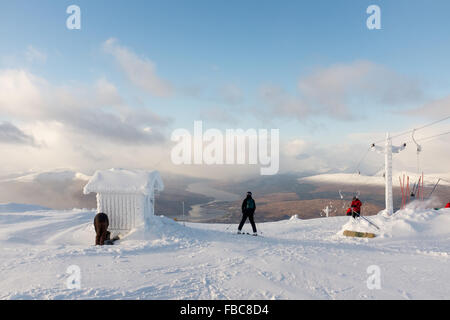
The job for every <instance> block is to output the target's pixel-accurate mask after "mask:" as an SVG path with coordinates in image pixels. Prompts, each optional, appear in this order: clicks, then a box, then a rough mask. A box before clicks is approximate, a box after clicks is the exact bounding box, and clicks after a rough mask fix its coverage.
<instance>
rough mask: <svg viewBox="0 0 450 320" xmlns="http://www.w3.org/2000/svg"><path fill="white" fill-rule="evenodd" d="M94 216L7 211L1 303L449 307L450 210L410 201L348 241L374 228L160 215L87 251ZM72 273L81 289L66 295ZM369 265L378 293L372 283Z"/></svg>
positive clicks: (346, 222) (333, 221) (2, 218)
mask: <svg viewBox="0 0 450 320" xmlns="http://www.w3.org/2000/svg"><path fill="white" fill-rule="evenodd" d="M93 217H94V212H91V211H84V210H70V211H45V210H42V211H31V212H12V213H1V214H0V248H1V250H0V299H381V298H383V299H449V298H450V273H449V272H448V270H449V269H448V268H449V267H448V266H449V263H450V209H442V210H439V211H435V210H430V209H426V208H421V207H420V206H419V205H417V204H411V205H410V207H408V208H406V209H405V210H403V211H399V212H397V213H396V214H395V215H394V216H393V217H391V218H389V217H385V216H383V215H382V214H379V215H378V216H373V217H370V218H369V219H371V220H372V221H373V222H375V223H376V224H377V225H379V226H380V227H381V230H382V231H381V232H379V233H378V234H379V237H377V238H375V239H370V240H369V239H361V238H346V237H344V236H342V234H341V233H342V231H343V230H344V229H352V230H353V231H370V232H374V231H376V230H374V229H373V227H369V226H368V225H367V224H366V223H363V222H361V223H358V224H355V223H354V222H353V221H351V218H348V217H333V218H321V219H314V220H299V219H297V218H295V217H294V218H292V219H290V220H285V221H280V222H271V223H263V224H259V225H258V226H259V229H260V230H259V231H262V232H263V234H262V236H261V237H253V236H249V235H237V234H234V232H235V230H236V225H232V226H231V227H230V228H229V229H228V230H227V227H228V226H227V225H223V224H191V223H187V224H186V226H183V224H182V223H178V222H175V221H173V220H169V219H167V218H164V217H155V218H154V221H153V222H152V227H150V228H149V229H148V230H146V231H145V232H144V230H136V231H135V232H134V233H133V234H131V235H130V236H129V237H128V238H126V239H124V240H121V241H120V242H119V243H117V245H114V246H104V247H95V246H93V245H92V243H93V242H94V230H93V226H92V220H93ZM245 228H246V229H244V230H248V231H249V226H248V225H246V226H245ZM357 229H358V230H357ZM232 232H233V233H232ZM72 265H76V266H79V268H80V271H81V288H80V289H68V288H67V286H66V281H67V279H68V277H69V274H67V273H66V271H67V268H68V267H69V266H72ZM372 265H375V266H378V267H379V270H380V276H381V289H372V290H371V289H369V288H368V286H367V279H368V278H370V277H372V276H373V274H369V273H368V272H367V270H368V267H369V266H372ZM369 271H370V269H369Z"/></svg>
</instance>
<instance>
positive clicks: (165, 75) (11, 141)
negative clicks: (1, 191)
mask: <svg viewBox="0 0 450 320" xmlns="http://www.w3.org/2000/svg"><path fill="white" fill-rule="evenodd" d="M0 3H1V10H0V38H1V39H2V45H1V46H0V148H1V150H2V152H1V155H2V157H1V161H0V175H1V176H8V175H11V174H14V173H17V172H24V173H26V172H41V171H46V170H54V169H55V168H70V169H73V170H75V171H79V172H82V173H86V174H90V173H92V172H93V171H95V170H97V169H106V168H111V167H120V168H142V169H157V170H161V171H163V172H170V173H174V174H183V175H187V176H195V177H202V178H206V177H208V178H217V179H237V178H242V177H250V176H254V175H258V174H259V172H260V171H259V170H260V167H261V166H260V165H213V166H210V165H206V164H202V165H175V164H173V163H172V162H173V161H171V150H172V148H173V147H174V145H175V144H174V142H173V141H171V135H172V133H173V132H174V130H176V129H179V128H184V129H186V130H188V131H190V132H193V130H194V122H195V121H202V122H203V126H204V130H207V129H217V130H218V131H219V132H222V133H224V134H225V131H226V130H227V129H233V130H234V129H239V128H242V129H245V130H246V129H266V130H271V129H278V130H279V132H280V153H279V154H280V166H279V171H278V173H279V174H282V173H287V172H296V173H299V174H302V173H306V172H308V173H311V174H313V173H325V172H355V170H360V171H361V173H362V174H366V175H370V174H374V173H375V172H376V171H377V170H379V169H380V167H382V166H383V164H384V160H383V159H384V158H383V155H378V154H376V153H375V152H373V153H370V154H368V155H367V157H364V161H363V162H362V163H361V164H360V166H357V164H358V162H359V161H360V159H361V158H362V157H363V156H364V155H365V153H366V151H367V149H368V148H369V146H370V144H371V143H373V142H375V141H381V140H383V138H384V136H385V134H386V132H391V133H392V134H393V135H395V134H397V133H402V132H404V131H406V130H412V129H414V128H419V127H421V126H423V125H425V124H428V123H432V122H433V121H437V120H440V119H443V118H445V117H447V116H449V114H450V89H449V88H450V78H449V77H448V73H449V72H448V71H450V61H449V60H448V52H450V42H449V41H448V32H449V31H450V22H449V21H448V19H447V17H446V15H447V12H448V10H449V9H450V3H449V2H448V1H433V2H432V3H429V2H427V1H423V0H416V1H405V0H401V1H365V0H363V1H356V0H353V1H352V0H345V1H339V2H330V1H323V0H322V1H283V2H275V1H254V0H246V1H235V0H232V1H227V2H219V1H205V0H199V1H193V2H186V1H175V0H171V1H151V2H150V1H132V2H125V1H114V2H109V1H104V0H98V1H95V2H93V1H84V0H81V1H76V2H73V1H58V2H55V1H50V0H45V1H39V2H37V1H36V2H32V3H30V2H28V1H23V0H19V1H0ZM374 4H375V5H377V6H379V8H380V11H381V16H380V17H381V18H380V21H381V29H379V30H378V29H374V30H371V29H369V28H368V27H367V20H368V19H369V18H370V16H371V14H368V13H367V8H368V7H369V6H371V5H374ZM71 5H76V6H78V8H79V9H80V13H81V15H80V22H81V23H80V29H70V28H68V26H67V23H68V22H67V20H68V19H69V18H70V17H71V13H67V12H66V10H67V9H68V7H70V6H71ZM447 131H450V121H443V122H441V123H438V124H436V125H434V126H431V127H427V128H425V129H422V130H420V131H418V132H417V134H416V135H415V136H414V137H412V135H411V134H407V135H403V136H401V137H400V138H397V139H394V144H395V145H399V144H401V143H403V142H408V145H407V148H406V150H405V151H404V152H402V153H401V154H399V155H398V156H395V158H394V168H395V169H397V170H404V171H411V172H417V171H419V170H420V171H425V172H426V173H430V174H431V173H448V172H449V171H450V170H449V168H448V159H449V157H450V148H448V144H449V142H450V136H449V135H443V136H441V137H437V138H436V139H432V140H430V141H428V140H425V141H424V142H423V145H422V149H423V151H422V152H421V154H420V159H419V164H418V159H417V155H416V145H415V144H414V143H413V142H412V139H413V138H416V139H419V140H420V139H423V138H426V137H430V136H434V135H436V134H440V133H443V132H447Z"/></svg>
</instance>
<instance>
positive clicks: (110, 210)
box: [83, 169, 164, 235]
mask: <svg viewBox="0 0 450 320" xmlns="http://www.w3.org/2000/svg"><path fill="white" fill-rule="evenodd" d="M163 189H164V184H163V181H162V179H161V176H160V175H159V172H158V171H142V170H126V169H110V170H99V171H96V172H95V174H94V175H93V176H92V178H91V179H90V180H89V182H88V184H87V185H86V186H85V187H84V189H83V193H84V194H89V193H91V192H95V193H97V212H104V213H106V214H107V215H108V218H109V228H108V230H109V231H111V234H113V235H117V234H119V233H122V234H124V233H127V232H129V231H130V230H131V229H133V228H135V227H137V226H139V225H142V224H144V223H148V221H149V217H150V216H151V215H154V212H155V192H158V191H162V190H163Z"/></svg>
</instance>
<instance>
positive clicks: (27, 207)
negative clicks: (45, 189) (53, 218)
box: [0, 203, 50, 213]
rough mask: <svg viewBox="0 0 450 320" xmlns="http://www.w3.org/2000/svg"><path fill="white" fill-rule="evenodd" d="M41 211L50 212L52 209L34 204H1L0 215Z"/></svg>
mask: <svg viewBox="0 0 450 320" xmlns="http://www.w3.org/2000/svg"><path fill="white" fill-rule="evenodd" d="M39 210H50V209H49V208H46V207H42V206H38V205H34V204H23V203H0V213H12V212H30V211H39Z"/></svg>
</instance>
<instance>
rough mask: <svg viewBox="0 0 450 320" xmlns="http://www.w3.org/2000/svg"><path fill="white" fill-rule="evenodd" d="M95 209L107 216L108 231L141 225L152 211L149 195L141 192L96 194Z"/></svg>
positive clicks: (125, 229) (129, 228)
mask: <svg viewBox="0 0 450 320" xmlns="http://www.w3.org/2000/svg"><path fill="white" fill-rule="evenodd" d="M97 211H98V212H103V213H106V214H107V215H108V218H109V231H111V232H115V231H117V232H120V231H122V232H123V231H125V232H126V231H129V230H131V229H133V228H136V227H138V226H140V225H142V224H143V223H144V222H145V220H147V219H146V217H149V216H150V215H153V213H154V207H153V202H151V201H150V197H148V196H144V195H142V194H115V193H106V194H102V193H99V194H97Z"/></svg>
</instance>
